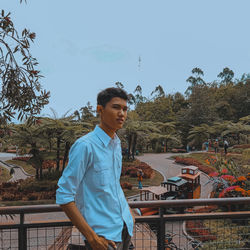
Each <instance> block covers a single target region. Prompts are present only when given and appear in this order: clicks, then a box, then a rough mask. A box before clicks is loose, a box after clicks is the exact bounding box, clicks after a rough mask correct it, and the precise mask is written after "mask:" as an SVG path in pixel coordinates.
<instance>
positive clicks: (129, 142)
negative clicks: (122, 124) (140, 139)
mask: <svg viewBox="0 0 250 250" xmlns="http://www.w3.org/2000/svg"><path fill="white" fill-rule="evenodd" d="M131 142H132V135H131V134H129V136H128V160H129V158H130V149H131Z"/></svg>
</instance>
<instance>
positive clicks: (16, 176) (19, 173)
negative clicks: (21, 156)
mask: <svg viewBox="0 0 250 250" xmlns="http://www.w3.org/2000/svg"><path fill="white" fill-rule="evenodd" d="M14 157H16V155H15V154H10V153H0V166H1V167H4V168H6V169H7V170H8V171H10V169H11V168H13V169H14V173H13V175H12V178H11V179H10V180H9V182H14V181H17V180H22V179H23V180H24V179H26V178H28V177H30V176H31V175H29V174H27V173H26V172H25V171H24V170H23V168H22V167H20V166H16V165H13V164H9V163H6V161H8V160H11V159H12V158H14Z"/></svg>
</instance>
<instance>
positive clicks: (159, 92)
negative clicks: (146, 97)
mask: <svg viewBox="0 0 250 250" xmlns="http://www.w3.org/2000/svg"><path fill="white" fill-rule="evenodd" d="M151 96H153V99H157V98H161V97H165V92H164V90H163V88H162V86H161V85H158V86H157V87H156V88H155V89H154V90H153V91H152V92H151Z"/></svg>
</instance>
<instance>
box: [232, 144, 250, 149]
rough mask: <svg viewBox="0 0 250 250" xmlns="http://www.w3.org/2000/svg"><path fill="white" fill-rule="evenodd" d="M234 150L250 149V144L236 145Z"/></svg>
mask: <svg viewBox="0 0 250 250" xmlns="http://www.w3.org/2000/svg"><path fill="white" fill-rule="evenodd" d="M233 148H250V144H241V145H234V146H233Z"/></svg>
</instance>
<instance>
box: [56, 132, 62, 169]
mask: <svg viewBox="0 0 250 250" xmlns="http://www.w3.org/2000/svg"><path fill="white" fill-rule="evenodd" d="M60 145H61V137H57V142H56V147H57V148H56V170H57V171H59V169H60Z"/></svg>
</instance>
